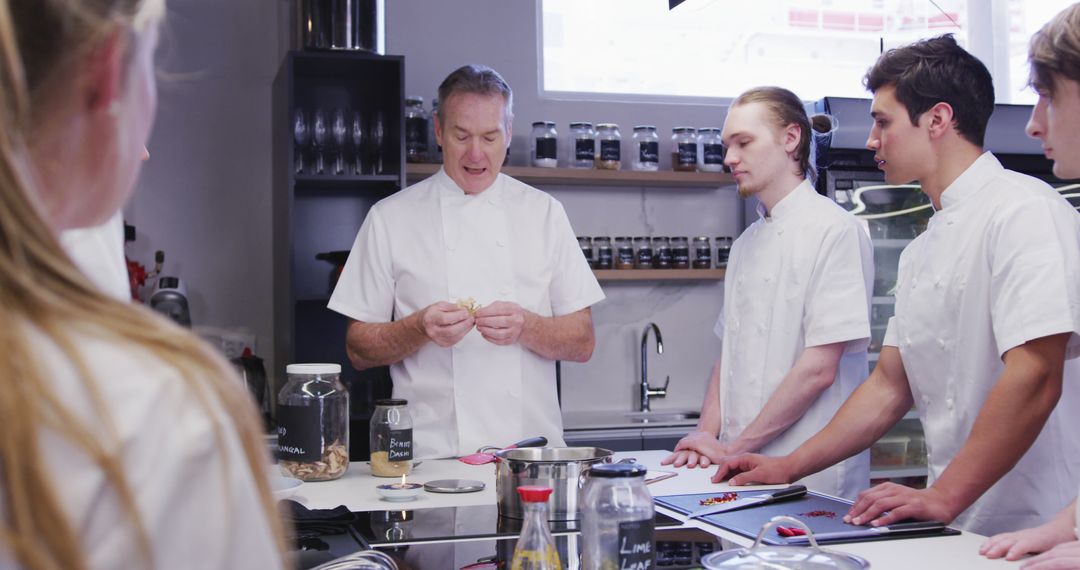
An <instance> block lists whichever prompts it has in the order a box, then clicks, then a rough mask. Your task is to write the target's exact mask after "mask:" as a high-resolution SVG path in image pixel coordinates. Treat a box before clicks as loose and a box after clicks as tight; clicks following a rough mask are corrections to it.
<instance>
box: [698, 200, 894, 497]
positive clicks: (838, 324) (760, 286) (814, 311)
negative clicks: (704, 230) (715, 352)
mask: <svg viewBox="0 0 1080 570" xmlns="http://www.w3.org/2000/svg"><path fill="white" fill-rule="evenodd" d="M758 214H759V215H760V216H761V218H760V219H758V220H757V221H756V222H754V223H753V224H752V225H751V226H750V227H748V228H746V231H744V232H743V233H742V235H741V236H739V238H738V239H736V240H735V243H734V245H733V246H732V248H731V257H730V259H729V260H728V277H727V279H726V280H725V284H724V305H723V310H722V312H721V314H720V318H719V320H717V323H716V329H715V332H716V334H717V336H719V337H720V339H721V340H722V342H723V345H722V348H721V350H722V352H721V354H722V358H721V362H720V406H721V411H720V415H721V430H720V439H721V441H722V442H723V443H724V444H725V445H727V444H731V443H732V442H734V441H735V439H736V438H737V437H738V436H739V434H741V433H742V432H743V430H745V429H746V427H747V426H748V425H749V424H750V422H751V421H753V420H754V418H756V417H757V415H758V413H759V412H761V410H762V408H764V407H765V403H766V402H767V401H768V400H769V397H770V396H772V394H773V392H775V391H776V389H777V388H778V387H779V386H780V383H781V382H782V381H783V379H784V376H785V375H787V373H788V372H789V371H790V370H791V367H792V366H793V365H794V364H795V361H796V360H797V359H798V357H799V356H800V355H801V354H802V352H803V350H804V349H806V348H807V347H812V346H820V345H825V344H832V343H837V342H846V343H847V346H846V347H845V349H844V354H843V356H842V357H841V359H840V364H839V367H838V369H837V373H836V381H835V382H833V384H832V386H830V387H829V388H828V389H826V390H825V391H824V392H822V393H821V395H820V396H818V399H817V401H816V402H814V403H813V404H812V405H811V406H810V407H809V408H808V409H807V410H806V413H804V414H803V416H802V418H800V419H799V420H798V421H796V422H795V423H794V424H792V425H791V427H789V428H788V429H787V430H786V431H785V432H783V433H782V434H780V435H779V436H777V437H776V438H775V439H774V440H773V441H771V442H770V443H768V444H767V445H765V446H764V447H763V448H762V449H761V451H760V453H763V454H766V455H786V454H788V453H790V452H792V451H794V450H795V448H797V447H799V445H801V444H802V443H803V442H805V441H806V440H807V439H809V438H810V437H811V436H813V435H814V434H816V433H817V432H818V431H820V430H821V429H822V428H824V427H825V425H826V424H827V423H828V422H829V420H831V419H832V417H833V415H834V414H835V413H836V411H837V410H838V409H839V408H840V405H841V404H843V403H844V400H846V399H847V397H848V396H849V395H851V393H852V392H853V391H854V390H855V388H857V387H858V386H859V384H860V383H861V382H862V380H863V379H864V378H866V376H867V370H868V364H867V356H866V348H867V346H868V345H869V342H870V316H869V313H870V294H871V292H872V291H873V283H874V261H873V247H872V245H871V243H870V237H869V236H868V235H867V233H866V231H865V230H864V229H863V228H862V226H861V225H860V224H859V222H858V220H856V219H855V217H854V216H852V215H851V214H849V213H848V212H845V211H844V210H843V209H842V208H840V207H839V206H837V205H836V204H835V203H834V202H833V201H832V200H830V199H828V198H826V197H824V196H821V195H819V194H818V193H817V192H815V191H814V188H813V187H812V186H811V185H810V183H809V182H808V181H803V182H802V183H801V184H799V186H798V187H797V188H795V190H794V191H792V192H791V193H790V194H788V195H787V196H785V197H784V198H783V199H782V200H780V202H778V203H777V204H776V205H775V206H774V207H773V210H772V212H770V213H768V215H766V212H765V210H764V208H762V207H761V206H760V205H759V207H758ZM803 481H804V483H805V484H807V486H809V487H811V488H813V489H814V490H818V491H822V492H824V493H828V494H831V495H836V496H841V497H849V498H851V497H854V496H855V495H856V494H857V493H858V492H859V491H860V490H862V489H865V488H866V487H867V486H869V484H870V458H869V452H862V453H860V454H858V455H856V456H854V457H852V458H849V459H847V460H845V461H843V462H841V463H839V464H837V465H835V466H833V467H830V468H828V469H826V470H824V471H821V472H820V473H816V474H814V475H811V476H809V477H806V478H805V479H804V480H803Z"/></svg>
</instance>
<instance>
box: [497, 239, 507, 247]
mask: <svg viewBox="0 0 1080 570" xmlns="http://www.w3.org/2000/svg"><path fill="white" fill-rule="evenodd" d="M495 245H497V246H499V247H504V246H506V242H504V241H503V240H501V239H497V240H495Z"/></svg>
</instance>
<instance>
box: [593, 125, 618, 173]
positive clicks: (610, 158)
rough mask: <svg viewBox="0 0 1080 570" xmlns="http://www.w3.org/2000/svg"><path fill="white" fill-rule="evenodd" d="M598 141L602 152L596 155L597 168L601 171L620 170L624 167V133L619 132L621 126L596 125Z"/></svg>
mask: <svg viewBox="0 0 1080 570" xmlns="http://www.w3.org/2000/svg"><path fill="white" fill-rule="evenodd" d="M596 140H597V141H598V143H599V145H600V150H599V151H598V152H597V153H596V167H597V168H599V169H601V170H618V169H619V168H620V167H621V166H622V133H620V132H619V125H616V124H614V123H600V124H598V125H596Z"/></svg>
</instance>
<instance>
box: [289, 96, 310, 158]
mask: <svg viewBox="0 0 1080 570" xmlns="http://www.w3.org/2000/svg"><path fill="white" fill-rule="evenodd" d="M310 136H311V133H310V132H309V131H308V121H307V113H305V112H304V110H303V109H300V108H297V109H296V111H295V112H294V113H293V140H294V142H295V144H294V147H295V148H296V153H295V156H293V167H294V168H295V174H303V173H304V168H305V166H304V149H306V148H307V144H308V137H310Z"/></svg>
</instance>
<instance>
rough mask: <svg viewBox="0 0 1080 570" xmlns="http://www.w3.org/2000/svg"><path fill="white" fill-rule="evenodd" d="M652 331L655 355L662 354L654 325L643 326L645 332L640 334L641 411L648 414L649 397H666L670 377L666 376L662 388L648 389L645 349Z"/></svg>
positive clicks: (647, 366)
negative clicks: (654, 336) (654, 337)
mask: <svg viewBox="0 0 1080 570" xmlns="http://www.w3.org/2000/svg"><path fill="white" fill-rule="evenodd" d="M650 330H651V331H653V332H654V333H655V334H656V354H664V341H663V339H662V338H661V337H660V327H658V326H656V323H649V324H647V325H645V330H644V331H643V332H642V333H641V411H643V412H648V411H650V409H649V397H650V396H655V397H657V398H663V397H664V396H667V388H668V384H670V383H671V376H668V377H667V379H665V380H664V387H663V388H650V387H649V357H648V353H647V352H646V351H645V347H646V346H648V343H649V331H650Z"/></svg>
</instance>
